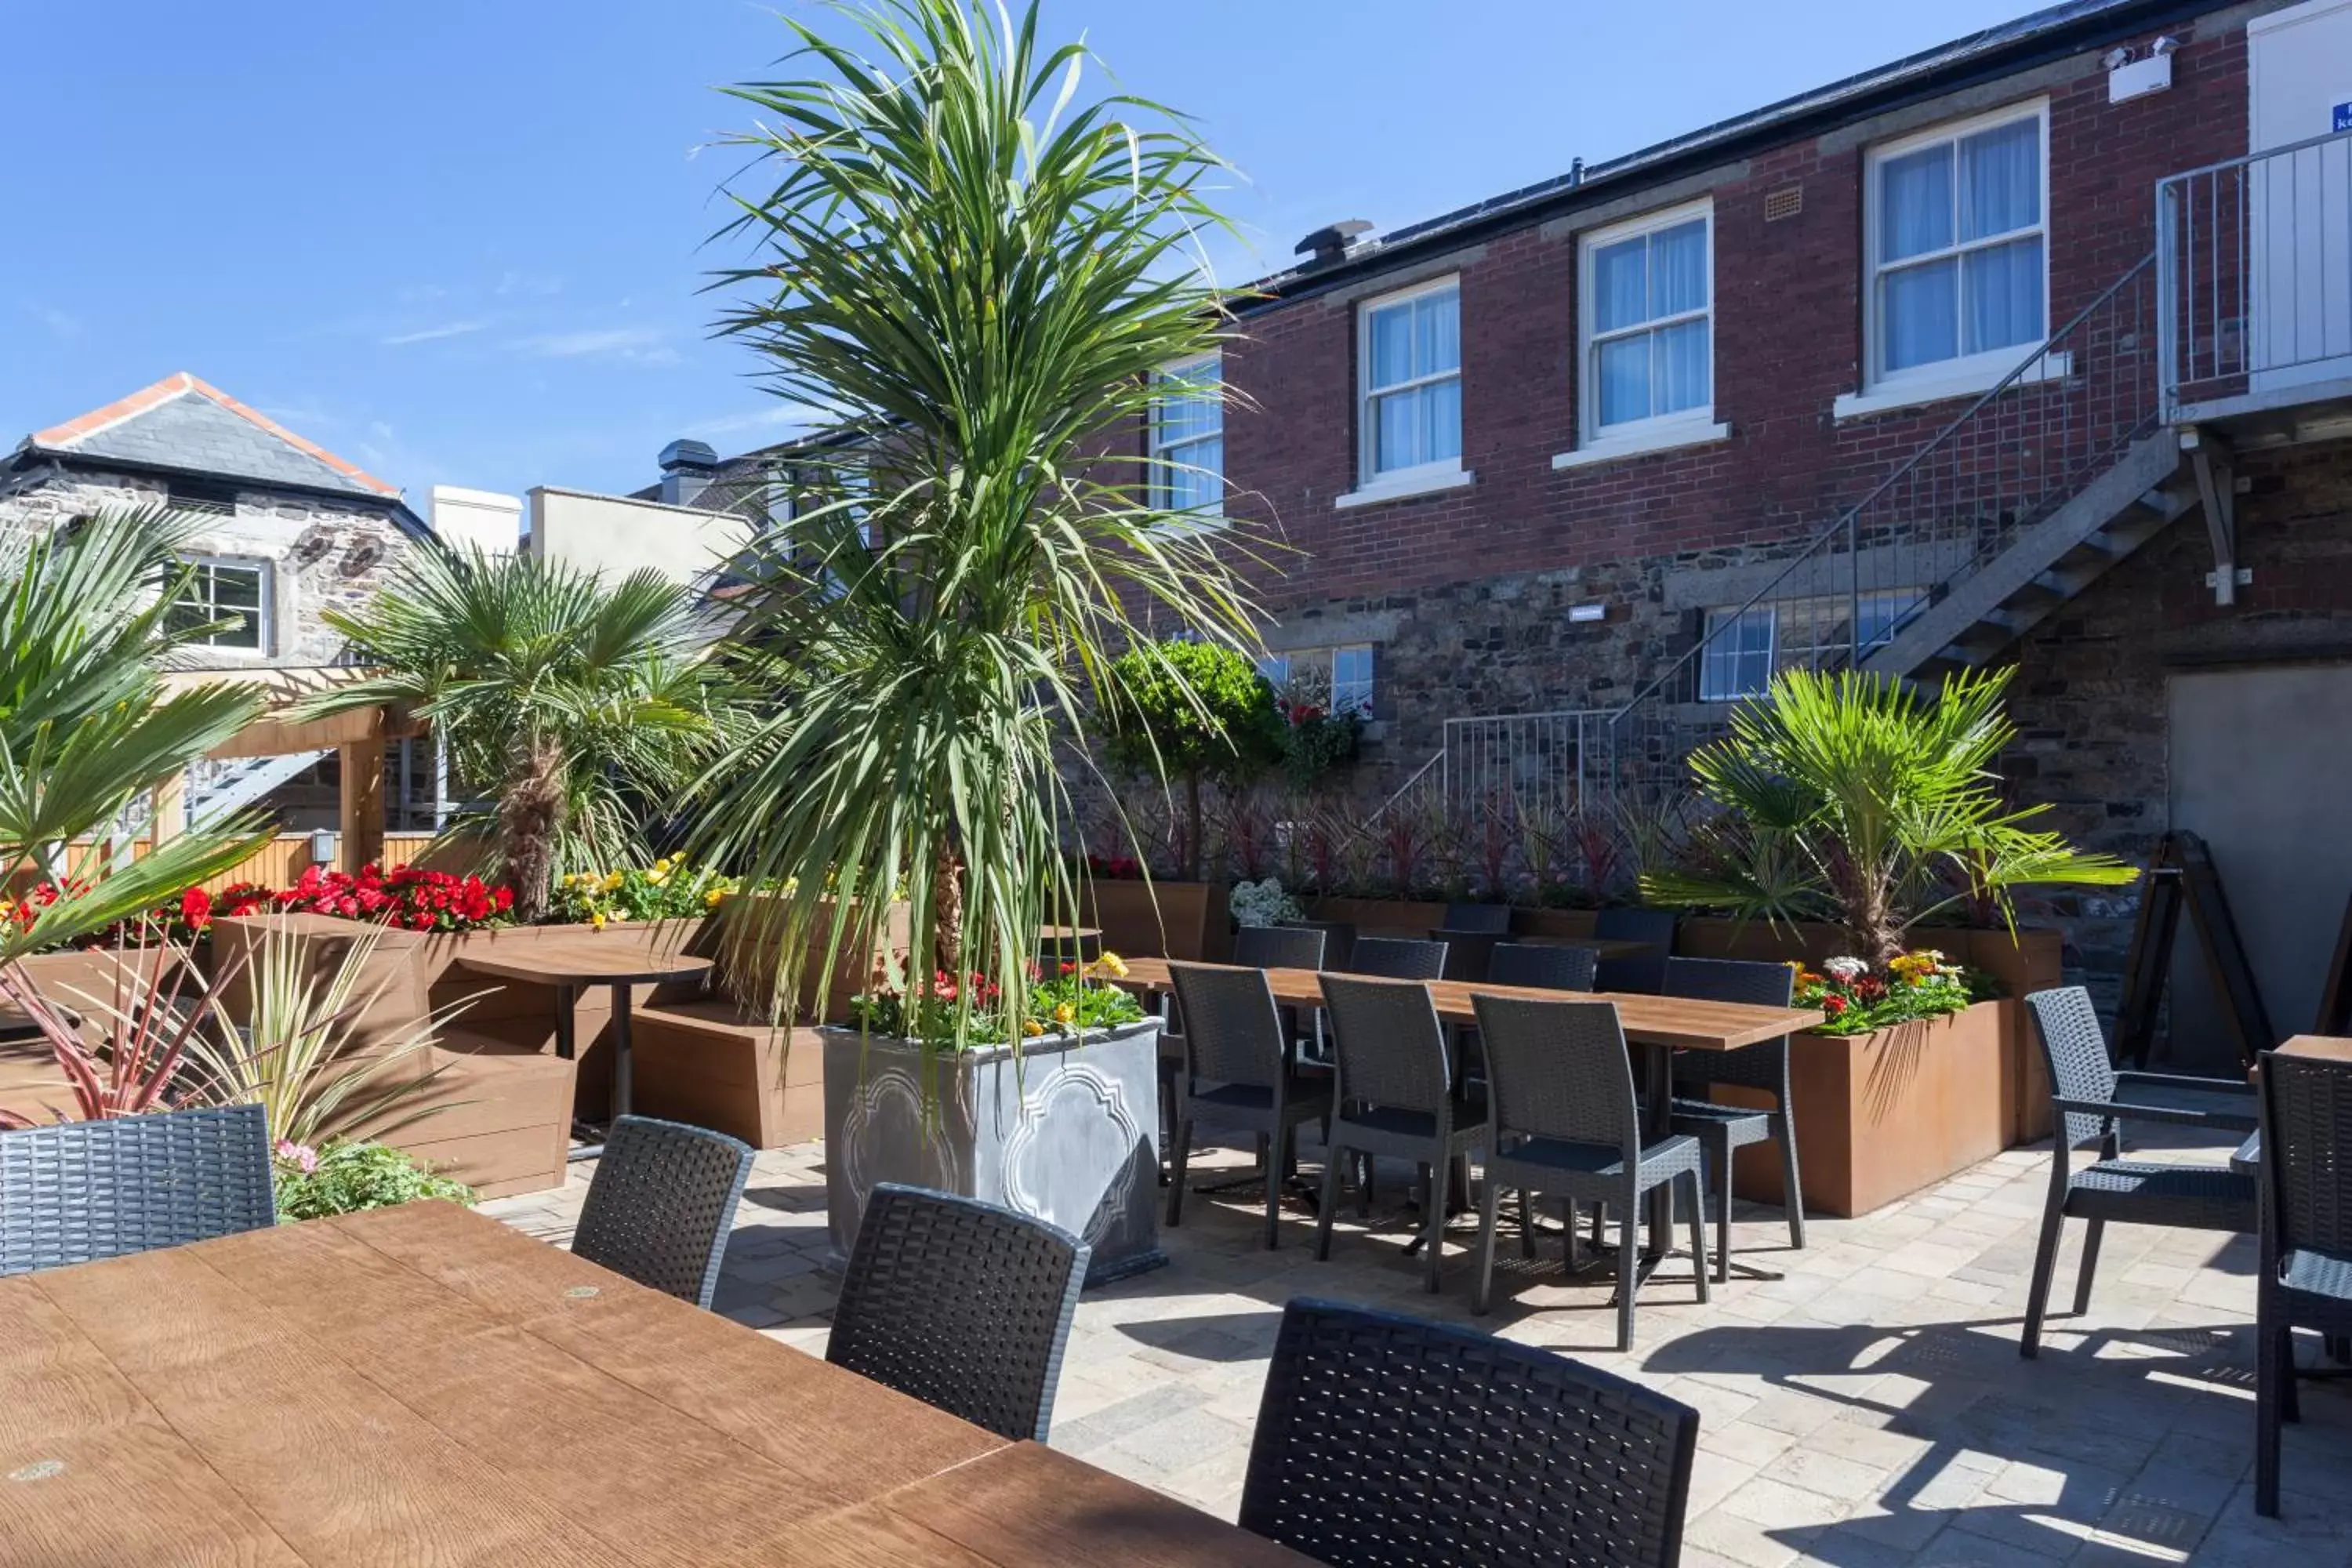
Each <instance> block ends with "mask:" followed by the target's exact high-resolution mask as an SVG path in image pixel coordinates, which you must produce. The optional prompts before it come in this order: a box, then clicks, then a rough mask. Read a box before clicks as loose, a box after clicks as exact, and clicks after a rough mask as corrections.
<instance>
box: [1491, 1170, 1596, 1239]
mask: <svg viewBox="0 0 2352 1568" xmlns="http://www.w3.org/2000/svg"><path fill="white" fill-rule="evenodd" d="M1489 1179H1490V1180H1491V1179H1492V1178H1489ZM1575 1229H1576V1227H1575V1226H1570V1227H1569V1230H1570V1236H1569V1238H1568V1245H1569V1247H1570V1250H1571V1251H1572V1250H1574V1249H1575V1247H1576V1237H1575V1235H1574V1231H1575ZM1535 1255H1536V1201H1535V1198H1534V1197H1533V1196H1532V1195H1531V1194H1529V1193H1528V1190H1527V1188H1525V1187H1521V1188H1520V1189H1519V1256H1520V1257H1521V1258H1533V1257H1534V1256H1535Z"/></svg>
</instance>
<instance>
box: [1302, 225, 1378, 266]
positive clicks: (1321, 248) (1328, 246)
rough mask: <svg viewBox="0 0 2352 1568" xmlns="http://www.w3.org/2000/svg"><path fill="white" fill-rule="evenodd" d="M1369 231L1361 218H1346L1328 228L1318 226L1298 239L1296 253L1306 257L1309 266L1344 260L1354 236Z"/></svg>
mask: <svg viewBox="0 0 2352 1568" xmlns="http://www.w3.org/2000/svg"><path fill="white" fill-rule="evenodd" d="M1371 231H1372V226H1371V225H1370V224H1369V223H1366V222H1365V221H1364V220H1363V219H1362V218H1360V217H1351V218H1348V219H1346V220H1345V221H1343V222H1340V223H1335V224H1332V225H1331V226H1328V228H1318V229H1317V230H1316V231H1315V232H1314V233H1313V234H1310V235H1308V236H1307V237H1306V238H1305V239H1302V240H1300V241H1299V242H1298V252H1297V253H1298V254H1299V255H1301V256H1303V257H1305V258H1307V266H1309V267H1324V266H1328V265H1329V264H1330V263H1332V262H1334V261H1342V260H1345V259H1346V258H1347V255H1348V251H1349V247H1351V246H1353V245H1354V244H1355V241H1356V237H1357V236H1359V235H1364V234H1370V232H1371Z"/></svg>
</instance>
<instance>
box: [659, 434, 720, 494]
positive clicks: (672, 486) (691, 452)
mask: <svg viewBox="0 0 2352 1568" xmlns="http://www.w3.org/2000/svg"><path fill="white" fill-rule="evenodd" d="M656 460H657V461H658V462H659V463H660V465H661V474H662V479H661V499H662V500H663V501H664V503H666V504H667V505H669V506H692V505H693V504H694V501H695V498H696V497H697V496H699V495H700V494H701V493H702V492H703V491H704V490H705V489H708V488H709V484H710V481H711V480H712V479H715V478H717V477H718V474H719V454H718V453H717V452H716V451H713V450H712V449H711V447H710V444H709V442H707V441H688V440H679V441H672V442H671V443H670V444H669V445H668V446H667V447H663V448H662V449H661V457H660V458H658V459H656Z"/></svg>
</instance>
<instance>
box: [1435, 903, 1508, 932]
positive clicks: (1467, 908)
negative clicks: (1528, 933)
mask: <svg viewBox="0 0 2352 1568" xmlns="http://www.w3.org/2000/svg"><path fill="white" fill-rule="evenodd" d="M1445 929H1446V930H1448V931H1477V932H1479V933H1480V934H1482V935H1485V936H1508V935H1510V934H1511V906H1510V905H1508V904H1448V905H1446V906H1445Z"/></svg>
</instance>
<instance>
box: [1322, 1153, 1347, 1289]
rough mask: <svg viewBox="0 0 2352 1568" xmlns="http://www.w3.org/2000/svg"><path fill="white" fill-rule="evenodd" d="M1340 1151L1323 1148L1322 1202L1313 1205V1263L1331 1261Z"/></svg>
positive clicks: (1337, 1204)
mask: <svg viewBox="0 0 2352 1568" xmlns="http://www.w3.org/2000/svg"><path fill="white" fill-rule="evenodd" d="M1342 1163H1344V1162H1343V1161H1342V1159H1341V1158H1340V1151H1339V1150H1337V1149H1334V1148H1332V1147H1331V1146H1330V1145H1329V1144H1328V1143H1327V1144H1325V1145H1324V1146H1323V1201H1322V1202H1321V1203H1319V1204H1318V1205H1315V1210H1316V1213H1315V1261H1316V1262H1318V1263H1328V1262H1330V1261H1331V1214H1332V1211H1333V1210H1335V1209H1337V1208H1338V1207H1339V1167H1340V1165H1341V1164H1342Z"/></svg>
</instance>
